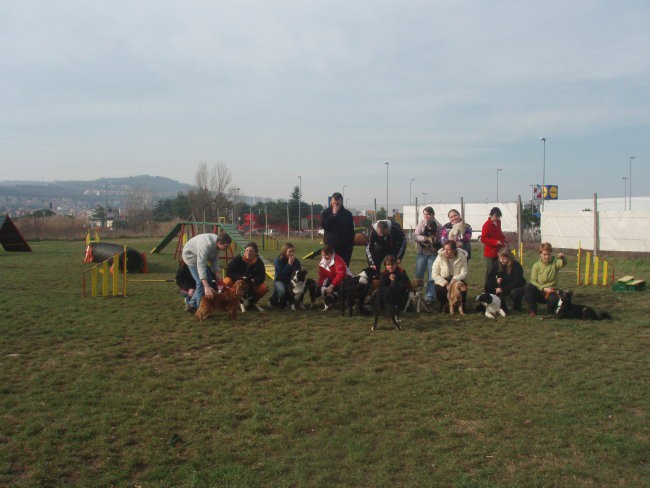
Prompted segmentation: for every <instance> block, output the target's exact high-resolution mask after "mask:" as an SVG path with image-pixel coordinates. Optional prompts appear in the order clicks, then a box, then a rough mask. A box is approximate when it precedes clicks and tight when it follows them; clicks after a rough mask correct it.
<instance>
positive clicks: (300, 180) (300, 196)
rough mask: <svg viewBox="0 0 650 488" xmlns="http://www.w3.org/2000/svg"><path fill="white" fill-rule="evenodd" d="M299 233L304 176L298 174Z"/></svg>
mask: <svg viewBox="0 0 650 488" xmlns="http://www.w3.org/2000/svg"><path fill="white" fill-rule="evenodd" d="M298 182H299V186H298V235H300V202H301V201H302V176H298Z"/></svg>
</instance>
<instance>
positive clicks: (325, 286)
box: [318, 245, 352, 297]
mask: <svg viewBox="0 0 650 488" xmlns="http://www.w3.org/2000/svg"><path fill="white" fill-rule="evenodd" d="M321 257H322V259H321V260H320V263H319V264H318V287H319V288H320V289H321V292H322V294H323V297H324V296H325V295H332V294H333V293H334V292H338V289H339V286H340V285H341V283H342V282H343V278H345V277H346V276H352V273H351V272H350V270H349V269H348V265H347V264H345V261H344V260H343V258H342V257H341V256H339V255H338V254H336V253H335V252H334V250H333V249H332V246H329V245H326V246H325V247H324V248H323V250H322V252H321Z"/></svg>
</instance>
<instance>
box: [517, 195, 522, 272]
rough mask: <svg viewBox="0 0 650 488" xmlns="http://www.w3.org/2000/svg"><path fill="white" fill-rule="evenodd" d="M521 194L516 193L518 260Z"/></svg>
mask: <svg viewBox="0 0 650 488" xmlns="http://www.w3.org/2000/svg"><path fill="white" fill-rule="evenodd" d="M521 212H522V208H521V195H517V236H518V240H519V242H518V246H517V249H519V254H520V256H519V261H521Z"/></svg>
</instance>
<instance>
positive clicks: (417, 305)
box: [402, 278, 424, 313]
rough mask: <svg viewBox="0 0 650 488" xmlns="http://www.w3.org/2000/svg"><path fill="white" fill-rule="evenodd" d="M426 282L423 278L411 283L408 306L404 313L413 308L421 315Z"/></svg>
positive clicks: (405, 307)
mask: <svg viewBox="0 0 650 488" xmlns="http://www.w3.org/2000/svg"><path fill="white" fill-rule="evenodd" d="M423 293H424V280H423V279H421V278H416V279H414V280H413V281H411V289H410V290H409V292H408V299H407V300H406V305H405V306H404V310H402V312H406V311H407V310H408V308H409V307H413V310H415V311H416V312H417V313H420V310H421V308H422V304H423V302H424V296H423Z"/></svg>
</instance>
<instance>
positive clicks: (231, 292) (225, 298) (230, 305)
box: [194, 280, 246, 322]
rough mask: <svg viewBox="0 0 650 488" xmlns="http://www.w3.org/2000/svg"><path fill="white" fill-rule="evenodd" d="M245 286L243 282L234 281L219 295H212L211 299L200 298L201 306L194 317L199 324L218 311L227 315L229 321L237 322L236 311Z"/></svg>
mask: <svg viewBox="0 0 650 488" xmlns="http://www.w3.org/2000/svg"><path fill="white" fill-rule="evenodd" d="M245 288H246V285H245V283H244V281H243V280H239V281H236V282H235V284H234V285H233V287H232V288H224V289H223V291H222V292H220V293H214V294H213V295H212V298H208V297H206V296H205V295H204V296H203V297H201V304H200V305H199V309H198V310H197V311H196V313H195V314H194V316H195V317H196V320H198V321H199V322H201V321H203V320H205V319H207V318H208V317H209V316H210V315H211V314H213V313H214V312H217V311H219V310H223V311H224V312H227V313H228V316H229V317H230V318H231V319H234V320H237V310H238V309H239V305H240V299H241V297H242V295H243V293H244V289H245Z"/></svg>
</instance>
